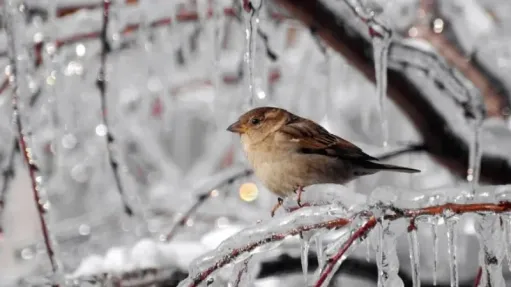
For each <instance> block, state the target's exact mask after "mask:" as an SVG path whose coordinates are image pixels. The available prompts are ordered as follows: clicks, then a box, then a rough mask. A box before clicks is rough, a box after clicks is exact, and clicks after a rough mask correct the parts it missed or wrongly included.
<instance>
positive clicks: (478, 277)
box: [474, 266, 483, 287]
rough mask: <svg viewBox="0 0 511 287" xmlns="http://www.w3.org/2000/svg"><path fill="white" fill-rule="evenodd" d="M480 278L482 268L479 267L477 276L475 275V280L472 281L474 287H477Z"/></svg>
mask: <svg viewBox="0 0 511 287" xmlns="http://www.w3.org/2000/svg"><path fill="white" fill-rule="evenodd" d="M482 277H483V268H482V267H481V266H479V268H477V275H476V280H475V281H474V287H478V286H479V283H481V278H482Z"/></svg>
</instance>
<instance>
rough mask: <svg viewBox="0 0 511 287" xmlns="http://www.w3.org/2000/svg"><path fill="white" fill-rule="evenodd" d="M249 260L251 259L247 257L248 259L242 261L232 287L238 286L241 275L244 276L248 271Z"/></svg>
mask: <svg viewBox="0 0 511 287" xmlns="http://www.w3.org/2000/svg"><path fill="white" fill-rule="evenodd" d="M250 259H251V257H249V258H247V259H245V261H243V266H242V267H241V269H240V271H239V272H238V276H237V277H236V282H234V286H233V287H239V286H240V283H241V279H242V278H243V274H246V273H247V271H248V263H249V262H250ZM247 276H248V275H247Z"/></svg>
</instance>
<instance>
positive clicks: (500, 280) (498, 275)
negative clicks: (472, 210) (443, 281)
mask: <svg viewBox="0 0 511 287" xmlns="http://www.w3.org/2000/svg"><path fill="white" fill-rule="evenodd" d="M476 231H477V234H478V237H479V243H480V246H481V249H480V252H479V262H480V266H481V267H482V268H483V272H482V274H481V275H482V276H481V281H480V286H495V287H500V286H505V285H506V284H505V281H504V277H503V275H502V259H503V258H504V256H503V253H502V249H503V246H502V239H501V236H502V232H501V228H500V218H499V217H498V216H497V215H489V214H487V215H480V218H479V220H478V221H477V223H476Z"/></svg>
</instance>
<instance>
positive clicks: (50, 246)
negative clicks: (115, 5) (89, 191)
mask: <svg viewBox="0 0 511 287" xmlns="http://www.w3.org/2000/svg"><path fill="white" fill-rule="evenodd" d="M23 5H24V4H23V3H21V2H18V1H15V0H12V1H6V3H4V7H3V9H4V16H5V17H6V18H7V19H8V20H7V21H6V23H7V38H8V40H9V46H8V55H9V59H10V69H9V71H8V73H7V76H8V79H9V83H10V85H11V86H12V88H13V89H12V90H13V95H12V112H13V122H14V124H15V131H16V138H17V140H18V145H19V150H20V152H21V155H22V156H23V159H24V161H25V163H26V165H27V168H28V174H29V178H30V183H31V187H32V196H33V200H34V203H35V205H36V209H37V214H38V219H39V224H40V227H41V231H42V235H43V241H44V246H45V249H46V253H47V254H48V259H49V261H50V265H51V270H52V272H53V274H54V275H57V276H58V275H60V266H59V262H58V260H57V257H56V254H55V246H54V242H53V240H52V238H51V235H50V231H49V227H48V222H47V218H46V213H47V211H48V208H49V205H48V202H47V201H46V200H45V199H44V198H42V197H41V188H42V187H41V183H42V182H43V178H42V176H41V175H39V174H38V172H39V168H38V166H37V163H36V162H35V160H34V158H33V151H32V149H31V148H30V147H29V145H28V141H29V140H30V136H29V135H27V134H26V133H27V128H26V127H25V126H24V124H23V123H24V118H25V117H26V115H23V118H22V115H21V112H22V110H21V108H20V107H22V106H25V107H26V105H23V104H22V101H23V100H24V99H27V96H29V94H30V92H29V90H28V89H27V87H26V86H25V85H26V83H25V82H24V80H23V78H24V77H26V74H24V73H27V72H28V70H29V69H28V61H27V58H28V57H26V52H27V51H26V48H25V47H24V45H23V42H22V40H21V39H19V36H20V35H22V34H23V33H22V31H23V30H24V27H23V26H22V25H23V24H22V23H23V22H24V20H25V19H24V16H25V14H24V8H25V7H24V6H23ZM16 150H17V149H16V145H13V148H12V151H13V152H14V151H16ZM11 156H12V157H14V154H13V155H11ZM11 160H12V159H11ZM56 279H57V280H58V279H59V278H56ZM56 286H58V285H56Z"/></svg>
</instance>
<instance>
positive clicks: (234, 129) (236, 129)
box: [227, 121, 247, 134]
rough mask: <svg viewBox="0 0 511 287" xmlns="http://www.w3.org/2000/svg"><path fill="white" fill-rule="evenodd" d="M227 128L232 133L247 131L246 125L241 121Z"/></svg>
mask: <svg viewBox="0 0 511 287" xmlns="http://www.w3.org/2000/svg"><path fill="white" fill-rule="evenodd" d="M227 130H228V131H230V132H231V133H238V134H243V133H245V132H246V131H247V129H246V127H245V126H244V125H242V124H241V123H240V122H239V121H237V122H235V123H233V124H232V125H230V126H229V127H228V128H227Z"/></svg>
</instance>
